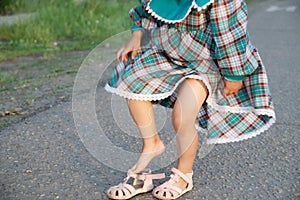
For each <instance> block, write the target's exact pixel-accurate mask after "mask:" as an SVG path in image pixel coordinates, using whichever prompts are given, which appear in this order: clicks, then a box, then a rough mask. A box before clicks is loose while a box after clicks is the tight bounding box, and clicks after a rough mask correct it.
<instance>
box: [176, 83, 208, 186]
mask: <svg viewBox="0 0 300 200" xmlns="http://www.w3.org/2000/svg"><path fill="white" fill-rule="evenodd" d="M207 93H208V92H207V88H206V86H205V85H204V84H203V82H202V81H199V80H195V79H186V80H185V81H184V82H183V83H182V85H181V88H180V90H179V94H178V98H177V100H176V102H175V105H174V109H173V116H172V117H173V126H174V129H175V131H176V133H177V152H178V157H179V159H178V164H177V169H179V170H180V171H182V172H183V173H189V172H192V167H193V163H194V159H195V156H196V152H197V147H198V134H197V130H196V128H195V120H196V117H197V114H198V112H199V110H200V108H201V106H202V104H203V103H204V101H205V99H206V96H207ZM178 184H179V186H181V187H185V186H186V182H184V181H183V180H180V181H179V183H178Z"/></svg>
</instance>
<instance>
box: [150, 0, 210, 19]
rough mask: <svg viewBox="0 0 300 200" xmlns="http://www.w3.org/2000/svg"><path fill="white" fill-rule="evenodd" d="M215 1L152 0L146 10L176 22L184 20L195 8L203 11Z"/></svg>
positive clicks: (156, 16) (154, 15) (155, 16)
mask: <svg viewBox="0 0 300 200" xmlns="http://www.w3.org/2000/svg"><path fill="white" fill-rule="evenodd" d="M213 2H214V0H176V1H175V0H173V1H169V0H150V1H149V2H148V4H147V6H146V10H147V11H148V13H149V14H150V15H151V16H153V17H154V18H156V19H158V20H160V21H163V22H166V23H170V24H174V23H178V22H181V21H182V20H184V19H185V18H186V17H187V16H188V15H189V14H190V12H191V10H192V9H193V8H195V9H197V10H198V11H202V10H205V9H206V8H207V7H208V6H209V5H210V4H212V3H213Z"/></svg>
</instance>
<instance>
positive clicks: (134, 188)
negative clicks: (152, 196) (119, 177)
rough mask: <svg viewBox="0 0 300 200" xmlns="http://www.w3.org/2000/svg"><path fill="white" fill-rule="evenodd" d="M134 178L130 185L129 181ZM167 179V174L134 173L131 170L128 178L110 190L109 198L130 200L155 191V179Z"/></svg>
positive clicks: (108, 192)
mask: <svg viewBox="0 0 300 200" xmlns="http://www.w3.org/2000/svg"><path fill="white" fill-rule="evenodd" d="M130 178H133V183H132V185H131V184H128V183H127V182H128V180H129V179H130ZM162 178H165V174H164V173H162V174H151V171H150V170H148V171H147V172H141V173H138V174H136V173H134V172H132V171H131V170H129V171H128V172H127V177H126V178H125V179H124V180H123V182H122V183H120V184H119V185H116V186H113V187H111V188H109V189H108V191H107V196H108V197H109V198H111V199H130V198H131V197H133V196H135V195H137V194H140V193H146V192H149V191H151V190H152V189H153V187H154V186H153V183H152V180H153V179H162Z"/></svg>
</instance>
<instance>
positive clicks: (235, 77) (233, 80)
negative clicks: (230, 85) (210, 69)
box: [224, 75, 245, 82]
mask: <svg viewBox="0 0 300 200" xmlns="http://www.w3.org/2000/svg"><path fill="white" fill-rule="evenodd" d="M224 78H225V79H226V80H228V81H232V82H239V81H242V80H243V79H244V78H245V76H228V75H226V76H224Z"/></svg>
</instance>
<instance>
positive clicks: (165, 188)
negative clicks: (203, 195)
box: [152, 168, 193, 199]
mask: <svg viewBox="0 0 300 200" xmlns="http://www.w3.org/2000/svg"><path fill="white" fill-rule="evenodd" d="M171 171H172V172H173V174H172V175H171V178H170V180H168V181H167V182H165V183H163V184H162V185H160V186H158V187H156V188H155V189H154V190H153V192H152V194H153V196H154V197H156V198H158V199H177V198H178V197H180V196H182V195H183V194H185V193H186V192H188V191H190V190H191V189H192V188H193V179H192V176H193V172H192V173H187V174H184V173H182V172H181V171H179V170H178V169H175V168H172V170H171ZM179 178H182V179H183V180H184V181H185V182H186V183H187V184H188V185H187V187H186V188H185V189H181V188H179V187H176V186H175V185H174V183H177V182H178V181H179Z"/></svg>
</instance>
